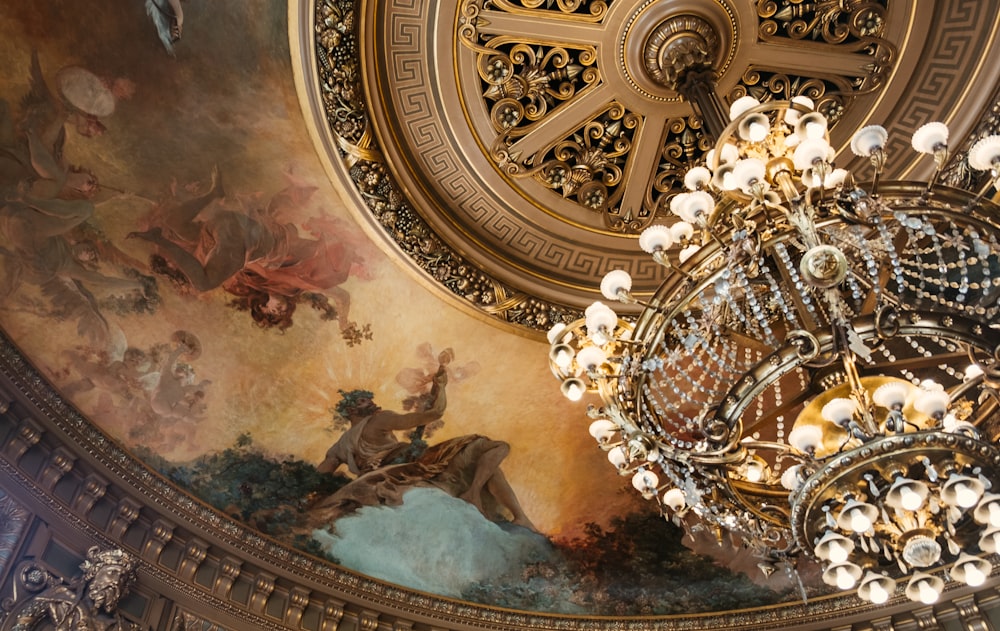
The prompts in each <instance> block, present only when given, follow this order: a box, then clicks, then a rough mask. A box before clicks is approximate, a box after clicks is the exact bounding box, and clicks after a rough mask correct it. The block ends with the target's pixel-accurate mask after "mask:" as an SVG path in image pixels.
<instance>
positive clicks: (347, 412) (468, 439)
mask: <svg viewBox="0 0 1000 631" xmlns="http://www.w3.org/2000/svg"><path fill="white" fill-rule="evenodd" d="M447 381H448V373H447V371H446V369H445V367H444V365H442V366H441V367H440V368H439V369H438V371H437V373H436V374H435V375H434V385H433V387H432V394H433V401H432V402H431V403H430V405H429V406H428V407H427V408H426V409H425V410H423V411H418V412H410V413H406V414H400V413H396V412H391V411H388V410H383V409H381V408H380V407H379V406H378V405H376V404H375V402H374V401H373V400H372V393H371V392H369V391H366V390H353V391H351V392H342V395H343V399H342V400H341V402H340V403H339V404H338V405H337V411H338V413H340V414H341V415H342V416H343V417H345V418H347V420H348V421H349V422H350V424H351V426H350V428H349V429H348V430H347V431H346V432H345V433H344V434H343V436H341V437H340V439H339V440H338V441H337V442H336V443H334V445H333V446H332V447H330V449H329V450H328V451H327V453H326V458H325V459H324V460H323V462H322V463H320V465H319V466H318V467H317V470H319V471H320V472H326V473H332V472H334V471H336V470H337V469H339V468H340V467H342V466H346V467H347V469H348V470H349V471H350V472H351V473H352V474H354V475H356V476H358V477H357V478H355V479H354V480H353V481H351V482H350V483H348V484H347V485H346V486H344V487H343V488H341V489H340V490H338V491H337V492H336V493H334V494H333V495H330V496H329V497H327V498H324V499H322V500H320V501H319V502H317V503H316V504H315V505H314V506H313V507H312V508H311V510H310V513H311V521H312V522H313V523H316V524H321V525H329V524H331V523H333V522H334V521H335V520H336V519H338V518H339V517H341V516H343V515H345V514H347V513H350V512H352V511H354V510H356V509H358V508H360V507H362V506H373V505H381V504H385V505H390V506H393V505H399V504H401V503H402V501H403V498H402V496H403V493H404V492H405V491H406V490H407V489H409V488H411V487H414V486H425V487H427V486H431V487H437V488H439V489H441V490H443V491H444V492H446V493H448V494H449V495H451V496H453V497H458V498H460V499H463V500H465V501H467V502H469V503H470V504H472V505H473V506H475V507H476V508H477V509H479V511H480V512H481V513H482V514H483V515H484V516H485V517H486V518H487V519H490V520H497V519H498V518H503V517H507V516H508V515H507V514H505V512H506V513H508V514H509V517H510V521H511V522H512V523H514V524H517V525H519V526H524V527H525V528H529V529H531V530H535V527H534V525H533V524H532V523H531V520H530V519H528V516H527V515H526V514H525V513H524V510H523V509H522V508H521V505H520V503H519V502H518V500H517V496H516V495H515V494H514V490H513V489H512V488H511V486H510V483H509V482H508V481H507V478H506V477H505V476H504V473H503V471H501V469H500V464H501V462H503V460H504V459H505V458H506V457H507V454H508V453H510V446H509V445H508V444H507V443H505V442H502V441H497V440H491V439H489V438H487V437H485V436H479V435H467V436H460V437H458V438H452V439H450V440H446V441H444V442H442V443H438V444H436V445H432V446H431V447H429V448H427V450H426V451H424V452H423V453H422V454H419V455H416V456H415V457H414V456H413V455H411V454H409V453H408V452H410V451H412V449H411V448H412V446H411V445H410V444H409V443H406V442H401V441H400V440H399V439H398V438H397V437H396V432H397V431H405V430H412V429H414V428H417V427H421V426H424V425H427V424H428V423H432V422H434V421H436V420H438V419H440V418H441V417H442V415H443V414H444V410H445V406H446V396H445V385H446V384H447Z"/></svg>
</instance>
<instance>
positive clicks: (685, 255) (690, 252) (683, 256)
mask: <svg viewBox="0 0 1000 631" xmlns="http://www.w3.org/2000/svg"><path fill="white" fill-rule="evenodd" d="M700 249H701V246H700V245H697V244H694V243H692V244H691V245H689V246H687V247H686V248H684V249H683V250H681V251H680V253H679V254H678V255H677V258H678V259H679V260H680V262H681V263H684V262H685V261H687V260H688V259H689V258H691V257H692V256H694V255H695V253H697V252H698V250H700Z"/></svg>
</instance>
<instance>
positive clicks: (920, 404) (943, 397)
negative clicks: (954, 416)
mask: <svg viewBox="0 0 1000 631" xmlns="http://www.w3.org/2000/svg"><path fill="white" fill-rule="evenodd" d="M949 403H951V397H949V396H948V393H947V392H945V391H944V390H921V391H920V392H919V393H918V394H917V396H916V398H915V399H914V401H913V409H914V410H916V411H917V412H920V413H921V414H926V415H927V416H930V417H931V418H936V419H939V418H941V417H942V416H944V413H945V412H947V411H948V404H949Z"/></svg>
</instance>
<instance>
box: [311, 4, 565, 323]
mask: <svg viewBox="0 0 1000 631" xmlns="http://www.w3.org/2000/svg"><path fill="white" fill-rule="evenodd" d="M472 19H473V20H474V17H473V18H472ZM314 45H315V47H316V53H317V60H318V62H319V67H318V74H319V80H320V89H321V92H322V98H323V107H324V113H325V116H326V122H327V124H328V125H329V129H330V131H331V132H332V136H333V140H334V142H335V143H336V146H337V149H338V151H339V152H340V157H341V159H342V160H343V161H344V165H345V166H346V167H347V169H348V174H349V177H350V178H351V180H352V182H353V184H354V186H355V187H356V190H357V192H358V193H359V195H360V196H361V199H362V200H363V201H364V203H365V205H366V207H367V210H368V212H369V213H370V215H371V216H372V217H373V219H374V220H375V221H376V222H378V224H380V225H381V227H382V229H383V230H384V231H385V233H386V234H387V235H388V237H389V238H390V239H392V240H393V241H394V242H395V243H396V245H397V246H398V247H399V248H400V249H401V250H402V251H403V255H404V256H405V257H406V258H408V259H409V260H410V261H411V262H412V263H414V264H415V265H416V266H417V267H419V268H420V269H421V270H422V271H423V272H424V273H426V274H428V275H429V276H430V277H431V278H433V279H434V280H435V281H436V282H437V283H438V284H440V285H441V286H443V287H445V288H446V289H447V290H449V291H450V292H451V293H453V294H455V295H457V296H459V297H461V298H463V299H464V300H465V301H467V302H468V303H469V304H471V305H472V306H474V307H475V308H477V309H479V310H480V311H482V312H484V313H487V314H489V315H491V316H493V317H496V318H497V319H499V320H503V321H506V322H509V323H511V324H515V325H519V326H523V327H526V328H529V329H536V330H540V331H544V330H547V329H548V328H549V327H550V326H552V324H553V323H555V322H571V321H573V320H575V319H578V318H579V317H580V314H579V313H578V312H577V311H576V310H575V309H572V308H569V307H566V306H562V305H556V304H553V303H550V302H547V301H545V300H542V299H540V298H536V297H533V296H529V295H527V294H524V293H523V292H519V291H517V290H515V289H513V288H511V287H509V286H507V285H506V284H505V283H502V282H500V281H498V280H497V279H495V278H493V277H492V276H491V275H489V274H487V273H486V272H483V271H481V270H479V269H478V268H477V267H476V266H475V265H473V264H472V263H471V262H469V261H467V260H465V259H464V258H463V257H462V256H461V255H460V254H458V253H457V252H455V251H454V250H453V249H452V248H451V247H449V246H448V245H447V244H445V243H444V242H443V241H441V239H440V238H439V237H438V236H437V235H436V234H435V233H434V231H433V230H432V229H431V228H430V227H429V226H428V225H427V223H426V222H425V221H424V220H423V219H422V218H421V217H420V216H419V214H418V213H416V212H415V211H414V210H413V209H412V208H411V206H410V204H409V202H408V200H407V199H406V196H405V195H404V194H403V193H402V191H401V189H400V187H399V185H398V184H397V183H396V182H395V180H394V179H393V177H392V175H391V173H390V172H389V169H388V168H387V166H386V164H385V160H384V157H383V156H382V153H381V151H379V149H378V146H377V141H376V138H375V136H374V133H373V132H372V129H371V121H370V115H369V113H368V111H367V106H366V104H365V101H364V96H363V92H364V91H363V89H362V86H361V77H360V74H359V65H358V64H359V52H358V40H357V30H356V27H355V3H354V2H353V1H351V0H324V1H323V2H320V3H318V5H317V7H316V28H315V40H314Z"/></svg>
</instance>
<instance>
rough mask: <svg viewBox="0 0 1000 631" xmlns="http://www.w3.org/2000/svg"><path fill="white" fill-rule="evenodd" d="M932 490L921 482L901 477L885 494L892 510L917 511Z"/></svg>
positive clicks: (886, 501)
mask: <svg viewBox="0 0 1000 631" xmlns="http://www.w3.org/2000/svg"><path fill="white" fill-rule="evenodd" d="M928 494H930V488H928V486H927V485H926V484H924V483H923V482H921V481H919V480H911V479H910V478H907V477H904V476H900V477H898V478H896V479H895V480H894V481H893V482H892V485H891V486H890V487H889V490H888V491H887V492H886V494H885V503H886V504H888V505H889V506H891V507H892V508H895V509H898V510H904V511H915V510H917V509H918V508H920V507H921V506H923V505H924V501H926V500H927V496H928Z"/></svg>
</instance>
